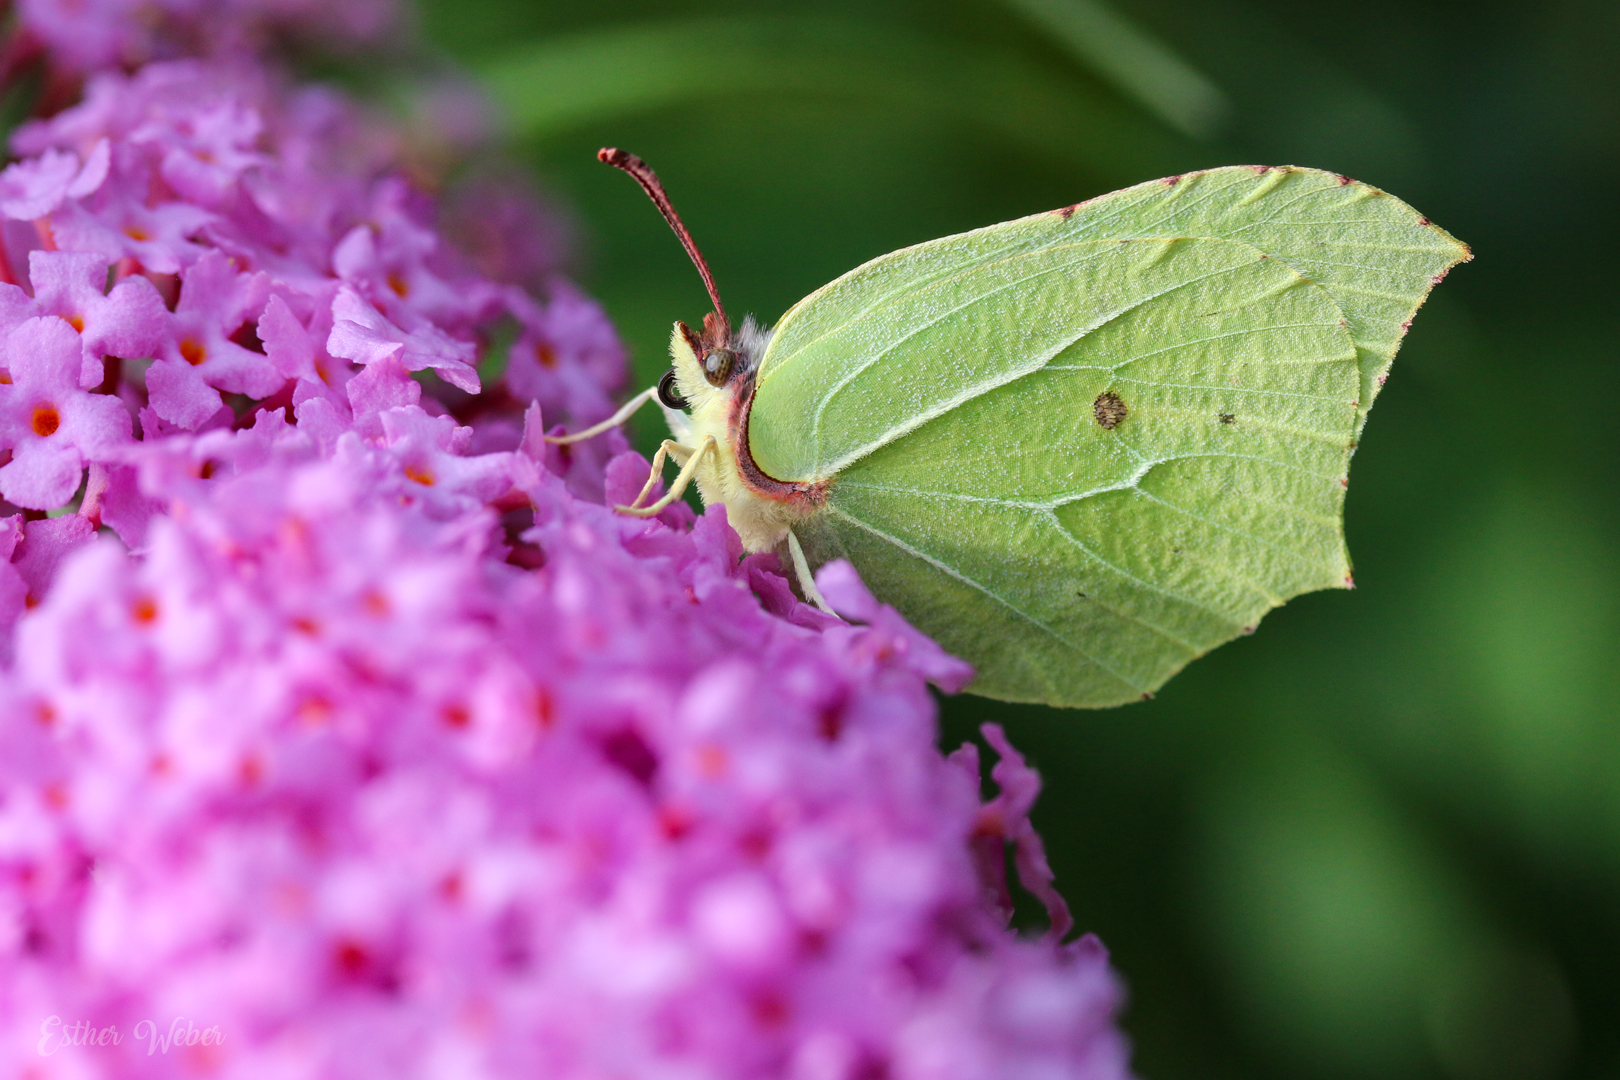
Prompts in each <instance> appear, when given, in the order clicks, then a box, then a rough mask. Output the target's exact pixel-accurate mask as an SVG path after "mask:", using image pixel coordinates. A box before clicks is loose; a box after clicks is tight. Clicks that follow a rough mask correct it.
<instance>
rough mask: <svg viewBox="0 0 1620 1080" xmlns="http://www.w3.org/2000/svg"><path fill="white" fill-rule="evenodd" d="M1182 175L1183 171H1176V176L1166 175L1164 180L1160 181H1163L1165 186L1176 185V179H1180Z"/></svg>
mask: <svg viewBox="0 0 1620 1080" xmlns="http://www.w3.org/2000/svg"><path fill="white" fill-rule="evenodd" d="M1182 175H1183V174H1181V173H1176V175H1174V176H1167V177H1165V178H1164V179H1163V180H1162V181H1160V182H1161V183H1162V184H1164V186H1165V187H1175V186H1176V181H1177V180H1180V179H1181V177H1182Z"/></svg>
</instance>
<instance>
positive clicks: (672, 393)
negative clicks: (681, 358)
mask: <svg viewBox="0 0 1620 1080" xmlns="http://www.w3.org/2000/svg"><path fill="white" fill-rule="evenodd" d="M658 401H659V404H661V405H663V406H664V408H666V409H684V408H686V399H685V398H683V397H681V391H680V388H679V387H677V386H676V385H675V369H674V368H670V369H669V370H668V371H666V372H664V377H663V378H662V379H659V380H658Z"/></svg>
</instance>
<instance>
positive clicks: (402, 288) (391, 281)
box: [388, 274, 411, 300]
mask: <svg viewBox="0 0 1620 1080" xmlns="http://www.w3.org/2000/svg"><path fill="white" fill-rule="evenodd" d="M388 287H389V288H390V289H393V290H394V293H395V295H397V296H398V297H399V298H400V299H401V300H403V299H405V298H406V297H407V296H409V295H411V283H410V282H408V281H406V280H405V279H404V278H402V277H400V276H399V275H398V274H389V275H388Z"/></svg>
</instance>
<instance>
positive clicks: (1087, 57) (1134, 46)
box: [1006, 0, 1232, 138]
mask: <svg viewBox="0 0 1620 1080" xmlns="http://www.w3.org/2000/svg"><path fill="white" fill-rule="evenodd" d="M1006 3H1007V6H1008V7H1011V8H1013V9H1015V10H1017V11H1019V12H1021V13H1022V14H1023V15H1024V16H1025V17H1026V18H1028V19H1029V20H1030V21H1031V22H1034V23H1035V24H1036V25H1038V26H1040V27H1041V28H1043V29H1044V30H1046V31H1047V33H1049V34H1050V35H1051V36H1052V37H1053V38H1054V39H1055V40H1056V41H1057V42H1058V43H1059V44H1061V45H1062V46H1063V47H1064V48H1065V49H1067V50H1068V51H1069V52H1071V53H1072V54H1074V56H1075V57H1076V58H1077V59H1079V60H1080V61H1082V62H1083V63H1085V64H1086V65H1087V66H1088V67H1090V68H1091V69H1092V70H1093V71H1095V72H1097V73H1098V74H1099V75H1101V76H1103V77H1104V78H1106V79H1107V80H1108V81H1109V82H1111V83H1113V84H1114V85H1115V86H1116V87H1118V88H1119V89H1120V90H1121V91H1123V92H1124V93H1125V94H1126V95H1128V96H1130V97H1132V98H1134V99H1135V100H1136V101H1137V102H1138V103H1139V104H1141V105H1142V106H1143V107H1144V108H1146V109H1147V110H1148V111H1149V112H1152V113H1153V114H1154V115H1156V116H1158V117H1159V118H1160V119H1161V120H1163V121H1164V122H1165V123H1167V124H1169V125H1170V126H1171V127H1173V128H1175V129H1176V130H1178V131H1180V132H1182V133H1183V134H1185V135H1191V136H1193V137H1194V138H1208V137H1209V136H1211V135H1214V134H1216V133H1217V132H1219V131H1220V129H1221V128H1222V127H1223V126H1224V125H1225V123H1226V121H1227V119H1228V117H1229V115H1230V113H1231V110H1232V107H1231V103H1230V102H1229V101H1228V100H1227V98H1226V95H1225V94H1223V93H1222V92H1221V89H1220V87H1218V86H1216V85H1215V84H1214V83H1213V82H1211V81H1210V80H1209V79H1208V78H1206V77H1205V76H1204V74H1203V73H1202V72H1200V71H1198V70H1197V69H1196V68H1194V67H1193V66H1192V65H1191V64H1188V63H1187V62H1186V61H1185V60H1183V59H1182V58H1181V57H1179V56H1177V55H1176V54H1175V53H1174V52H1173V51H1172V50H1171V49H1170V48H1169V47H1168V46H1167V45H1165V44H1163V43H1162V42H1160V41H1159V40H1157V39H1156V38H1154V37H1152V36H1151V35H1149V34H1147V33H1145V32H1144V31H1142V30H1140V29H1138V28H1137V27H1136V26H1134V25H1132V24H1131V23H1130V22H1129V21H1127V20H1125V19H1123V18H1121V17H1120V16H1119V15H1118V14H1116V13H1115V12H1114V11H1112V10H1111V9H1109V8H1108V7H1107V6H1106V5H1104V4H1102V3H1099V2H1098V0H1006Z"/></svg>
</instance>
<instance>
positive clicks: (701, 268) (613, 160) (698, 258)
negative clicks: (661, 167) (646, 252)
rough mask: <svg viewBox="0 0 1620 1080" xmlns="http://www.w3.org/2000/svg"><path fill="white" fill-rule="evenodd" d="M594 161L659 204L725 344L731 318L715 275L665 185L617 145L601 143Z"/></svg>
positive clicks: (646, 165)
mask: <svg viewBox="0 0 1620 1080" xmlns="http://www.w3.org/2000/svg"><path fill="white" fill-rule="evenodd" d="M596 160H598V161H600V162H603V163H604V164H607V165H611V166H613V167H614V168H615V169H621V170H623V171H624V172H627V173H629V174H630V176H631V177H632V178H633V179H634V180H635V182H636V183H638V184H640V185H641V190H643V191H645V192H646V193H647V197H648V198H649V199H651V200H652V201H653V205H654V206H656V207H658V212H659V213H660V214H663V215H664V220H665V221H667V222H669V227H670V228H671V229H674V230H675V235H676V237H677V238H679V240H680V242H681V246H682V247H684V248H685V249H686V254H687V255H688V256H690V257H691V259H692V265H694V266H696V267H697V271H698V273H699V274H700V275H701V276H702V277H703V287H704V288H705V289H708V290H709V300H710V302H712V303H713V304H714V313H715V314H716V315H718V316H720V326H721V328H722V330H723V331H724V334H723V336H722V338H721V341H720V344H725V343H726V342H727V341H729V340H730V338H731V320H730V319H728V318H726V309H725V306H724V305H722V304H721V303H720V290H719V289H717V288H715V287H714V275H713V274H711V273H709V264H708V263H706V262H704V261H703V252H701V251H699V250H698V246H697V242H696V241H694V240H693V239H692V234H691V233H689V232H687V231H686V225H685V223H683V222H682V221H681V215H679V214H677V213H676V212H675V207H674V206H673V205H672V204H671V203H670V201H669V196H668V195H666V194H664V185H663V184H661V183H659V182H658V174H657V173H655V172H653V171H652V168H651V167H650V166H649V165H648V164H647V163H646V162H645V161H642V160H641V159H640V158H638V157H636V155H634V154H632V153H629V152H627V151H624V150H620V149H618V148H617V147H612V146H604V147H603V148H602V149H600V150H598V151H597V152H596Z"/></svg>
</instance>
